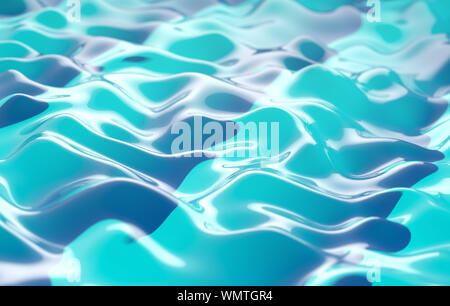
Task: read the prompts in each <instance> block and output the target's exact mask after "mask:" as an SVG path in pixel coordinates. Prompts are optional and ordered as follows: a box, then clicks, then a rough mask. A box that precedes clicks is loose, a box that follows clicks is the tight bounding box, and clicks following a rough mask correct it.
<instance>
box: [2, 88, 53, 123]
mask: <svg viewBox="0 0 450 306" xmlns="http://www.w3.org/2000/svg"><path fill="white" fill-rule="evenodd" d="M48 107H49V105H48V103H46V102H42V101H39V100H36V99H33V98H30V97H28V96H23V95H17V96H14V97H12V98H11V99H9V100H8V101H6V103H5V104H3V105H2V107H0V128H3V127H7V126H10V125H13V124H16V123H19V122H22V121H25V120H27V119H30V118H32V117H34V116H37V115H39V114H41V113H42V112H44V111H45V110H47V108H48Z"/></svg>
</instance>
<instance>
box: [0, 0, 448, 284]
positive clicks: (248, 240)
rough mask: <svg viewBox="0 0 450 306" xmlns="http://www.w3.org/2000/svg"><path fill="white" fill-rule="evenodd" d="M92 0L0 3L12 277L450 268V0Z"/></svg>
mask: <svg viewBox="0 0 450 306" xmlns="http://www.w3.org/2000/svg"><path fill="white" fill-rule="evenodd" d="M75 2H76V1H75ZM81 4H82V6H81V14H80V22H77V20H72V19H73V18H72V17H73V15H70V14H71V13H72V12H73V11H72V10H71V7H70V6H68V3H67V2H66V1H59V0H35V1H32V0H27V1H25V0H3V1H1V3H0V16H1V17H0V283H1V284H8V285H11V284H12V285H17V284H28V285H30V284H32V285H41V284H54V285H80V284H81V285H120V284H123V285H136V284H137V285H142V284H145V285H179V284H184V285H344V284H350V285H364V284H370V283H369V280H370V281H374V282H373V283H372V284H373V285H389V284H413V285H418V284H419V285H449V284H450V270H449V267H450V238H449V233H450V194H449V191H450V179H449V178H450V167H449V142H448V140H449V130H450V120H449V119H450V113H449V111H448V110H447V109H448V102H449V101H450V94H449V88H450V46H449V31H450V25H449V20H450V16H449V12H450V3H449V1H447V0H435V1H431V0H430V1H425V0H423V1H418V0H396V1H383V0H382V1H381V3H380V12H381V15H380V22H369V21H368V19H367V18H366V16H367V14H370V12H368V8H367V7H366V6H365V1H356V0H340V1H339V0H333V1H331V0H330V1H317V0H247V1H245V0H220V1H219V0H189V1H188V0H155V1H150V0H146V1H145V0H127V1H119V0H108V1H107V0H89V1H85V0H81ZM75 5H76V3H75ZM71 21H73V22H71ZM195 116H197V117H199V116H200V117H201V118H202V119H203V120H204V121H205V122H206V121H218V122H221V123H225V122H237V121H239V122H244V123H246V122H255V123H260V122H268V121H271V122H279V133H280V152H279V158H278V159H277V160H276V161H273V160H272V159H268V158H267V157H265V156H263V155H261V156H256V157H252V158H250V157H235V158H231V157H227V156H226V155H225V154H221V152H222V153H223V150H225V149H224V147H226V144H227V142H228V141H232V139H228V140H226V141H225V146H224V145H222V146H221V145H219V144H217V145H216V146H215V147H214V148H213V149H215V150H214V152H215V153H216V154H214V155H211V154H208V155H203V156H201V157H192V158H186V157H180V156H179V155H175V154H172V152H171V143H172V141H173V138H174V137H173V135H172V134H171V133H170V131H171V128H172V127H173V125H174V124H175V123H176V122H179V121H184V122H187V123H192V120H193V118H194V117H195ZM241 132H242V131H241ZM238 136H239V135H236V137H238ZM249 145H250V144H248V143H247V144H244V146H241V147H238V148H234V150H238V151H239V150H244V151H245V150H248V147H246V146H249ZM371 275H372V276H374V277H372V278H371V277H368V276H371Z"/></svg>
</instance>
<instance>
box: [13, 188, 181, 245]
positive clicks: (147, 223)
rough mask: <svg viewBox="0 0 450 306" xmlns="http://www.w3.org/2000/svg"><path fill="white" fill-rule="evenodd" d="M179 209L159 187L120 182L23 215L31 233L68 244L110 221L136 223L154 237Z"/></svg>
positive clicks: (21, 220) (90, 189)
mask: <svg viewBox="0 0 450 306" xmlns="http://www.w3.org/2000/svg"><path fill="white" fill-rule="evenodd" d="M176 206H177V204H176V202H175V201H174V199H172V198H169V197H167V196H166V195H165V194H162V193H161V192H160V191H159V190H157V189H156V188H153V187H151V186H147V185H146V186H144V185H141V184H137V183H135V182H132V181H127V180H117V181H112V182H107V183H103V184H100V185H98V186H96V187H93V188H89V189H87V190H85V191H82V192H80V193H79V194H77V195H75V196H73V197H71V198H69V199H67V200H65V201H62V202H60V203H58V204H57V205H56V206H54V207H52V208H49V209H44V210H43V211H41V212H40V213H39V214H35V215H34V214H31V215H23V216H20V218H19V219H20V222H21V224H23V225H24V226H25V227H26V228H27V229H28V230H29V231H31V232H32V233H34V234H35V235H38V236H39V237H42V238H43V239H45V240H46V241H48V242H51V243H56V244H60V245H68V244H69V243H71V242H72V241H73V240H74V239H76V238H77V237H78V236H79V235H80V234H82V233H83V232H84V231H85V230H87V229H88V228H89V227H91V226H92V225H94V224H96V223H97V222H100V221H102V220H107V219H115V220H120V221H123V222H125V223H129V224H132V225H134V226H136V227H138V228H139V229H140V230H142V231H143V233H144V234H145V235H148V234H151V233H152V232H153V231H154V230H156V229H157V228H158V227H159V226H160V225H161V224H162V222H163V221H164V220H165V219H166V218H167V217H168V216H169V214H170V213H171V212H172V211H173V209H174V208H175V207H176Z"/></svg>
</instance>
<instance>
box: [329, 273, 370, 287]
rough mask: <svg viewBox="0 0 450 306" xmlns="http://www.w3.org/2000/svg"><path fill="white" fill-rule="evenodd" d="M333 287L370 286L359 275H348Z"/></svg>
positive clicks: (365, 279)
mask: <svg viewBox="0 0 450 306" xmlns="http://www.w3.org/2000/svg"><path fill="white" fill-rule="evenodd" d="M334 285H335V286H339V287H344V286H360V287H362V286H364V287H369V286H372V284H371V283H370V282H369V281H368V280H367V278H366V277H364V276H361V275H349V276H346V277H344V278H342V279H340V280H339V281H337V282H336V283H335V284H334Z"/></svg>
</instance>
